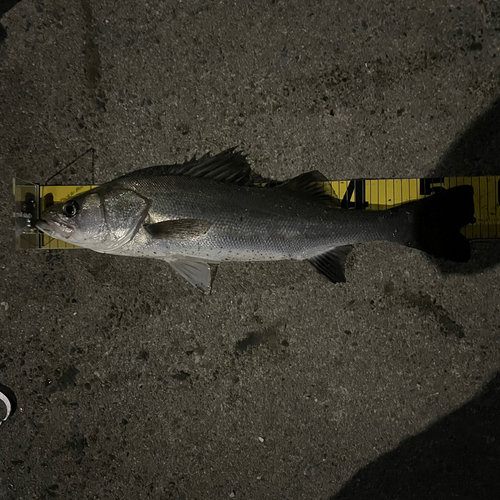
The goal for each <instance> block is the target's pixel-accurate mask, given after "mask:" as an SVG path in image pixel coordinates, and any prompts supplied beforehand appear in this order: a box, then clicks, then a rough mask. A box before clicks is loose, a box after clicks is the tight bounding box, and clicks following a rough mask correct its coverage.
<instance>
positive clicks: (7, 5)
mask: <svg viewBox="0 0 500 500" xmlns="http://www.w3.org/2000/svg"><path fill="white" fill-rule="evenodd" d="M20 1H21V0H0V19H2V17H3V15H4V14H5V13H6V12H8V11H9V10H10V9H12V7H14V5H16V4H17V3H19V2H20ZM6 38H7V30H6V29H5V28H4V27H3V26H2V25H1V24H0V45H2V43H3V41H4V40H5V39H6Z"/></svg>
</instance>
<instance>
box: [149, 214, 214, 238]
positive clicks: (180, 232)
mask: <svg viewBox="0 0 500 500" xmlns="http://www.w3.org/2000/svg"><path fill="white" fill-rule="evenodd" d="M210 227H211V224H210V222H208V221H207V220H205V219H176V220H166V221H162V222H157V223H155V224H144V228H145V229H146V231H147V232H148V233H149V234H150V235H151V236H152V237H153V238H154V239H155V240H157V239H182V238H196V237H197V236H203V235H204V234H205V233H206V232H208V230H209V229H210Z"/></svg>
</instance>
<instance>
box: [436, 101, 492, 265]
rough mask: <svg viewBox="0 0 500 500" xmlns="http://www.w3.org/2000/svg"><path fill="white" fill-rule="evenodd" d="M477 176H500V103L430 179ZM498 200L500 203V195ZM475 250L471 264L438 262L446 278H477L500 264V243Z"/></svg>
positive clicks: (450, 151)
mask: <svg viewBox="0 0 500 500" xmlns="http://www.w3.org/2000/svg"><path fill="white" fill-rule="evenodd" d="M475 175H500V99H498V100H497V101H495V102H494V103H493V105H492V106H491V107H490V108H489V109H488V110H487V111H486V112H485V113H483V114H482V115H481V116H480V117H479V118H478V119H477V120H476V121H475V122H474V123H473V124H472V125H471V126H470V127H469V128H468V129H467V130H466V131H465V132H464V133H463V134H462V135H461V136H460V137H459V138H458V139H457V140H456V141H455V142H454V143H453V144H452V145H451V147H450V148H449V149H448V151H447V152H446V154H445V155H444V156H443V158H442V159H441V161H440V162H439V163H438V165H437V166H436V168H435V169H434V170H432V171H431V172H429V175H428V177H454V176H475ZM497 189H498V191H500V185H499V186H498V187H497ZM497 196H498V199H500V192H498V193H497ZM472 249H473V258H472V259H471V261H470V262H469V263H468V264H454V263H450V262H438V263H437V266H438V267H439V269H440V270H441V271H442V272H443V273H445V274H450V273H455V274H474V273H479V272H481V271H483V270H485V269H487V268H490V267H493V266H495V265H496V264H498V263H499V262H500V240H491V241H477V242H474V243H473V244H472Z"/></svg>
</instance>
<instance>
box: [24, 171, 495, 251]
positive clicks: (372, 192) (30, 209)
mask: <svg viewBox="0 0 500 500" xmlns="http://www.w3.org/2000/svg"><path fill="white" fill-rule="evenodd" d="M462 185H469V186H472V187H473V188H474V205H475V215H474V216H475V218H476V222H475V223H474V224H469V225H467V226H466V227H464V228H462V233H463V234H464V235H465V236H466V237H467V238H468V239H495V238H500V175H497V176H494V175H491V176H476V177H439V178H422V179H353V180H347V181H328V182H325V183H324V189H325V192H327V193H329V194H330V195H331V196H335V197H336V198H338V199H339V200H340V205H341V207H342V208H346V209H351V210H387V209H389V208H392V207H395V206H397V205H401V204H402V203H408V202H410V201H415V200H419V199H421V198H425V197H426V196H431V195H432V194H433V193H435V192H437V191H439V190H441V189H450V188H452V187H455V186H462ZM94 187H95V186H39V185H37V184H31V183H26V182H23V181H19V180H16V179H14V196H15V200H16V211H15V214H14V215H15V218H16V221H17V226H16V248H23V249H48V250H50V249H69V248H78V247H75V246H74V245H71V244H69V243H66V242H64V241H61V240H56V239H54V238H51V237H50V236H48V235H46V234H43V233H40V232H39V231H38V230H37V229H35V228H33V227H32V226H31V221H32V220H34V219H37V218H38V217H39V214H40V213H41V212H43V210H44V209H45V206H46V205H49V204H52V203H59V202H62V201H65V200H67V199H69V198H72V197H73V196H76V195H77V194H80V193H83V192H85V191H88V190H90V189H92V188H94Z"/></svg>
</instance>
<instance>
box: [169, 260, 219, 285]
mask: <svg viewBox="0 0 500 500" xmlns="http://www.w3.org/2000/svg"><path fill="white" fill-rule="evenodd" d="M167 262H168V263H169V264H170V266H171V267H172V269H174V270H175V271H176V272H177V273H178V274H180V275H181V276H182V277H183V278H184V279H185V280H187V281H188V282H189V283H191V285H193V286H195V287H196V288H199V289H200V290H202V291H203V292H205V293H209V292H210V290H211V289H212V281H213V279H214V277H215V273H216V272H217V264H216V263H211V264H209V263H208V262H204V261H201V260H190V259H185V260H182V259H179V260H169V261H167Z"/></svg>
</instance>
